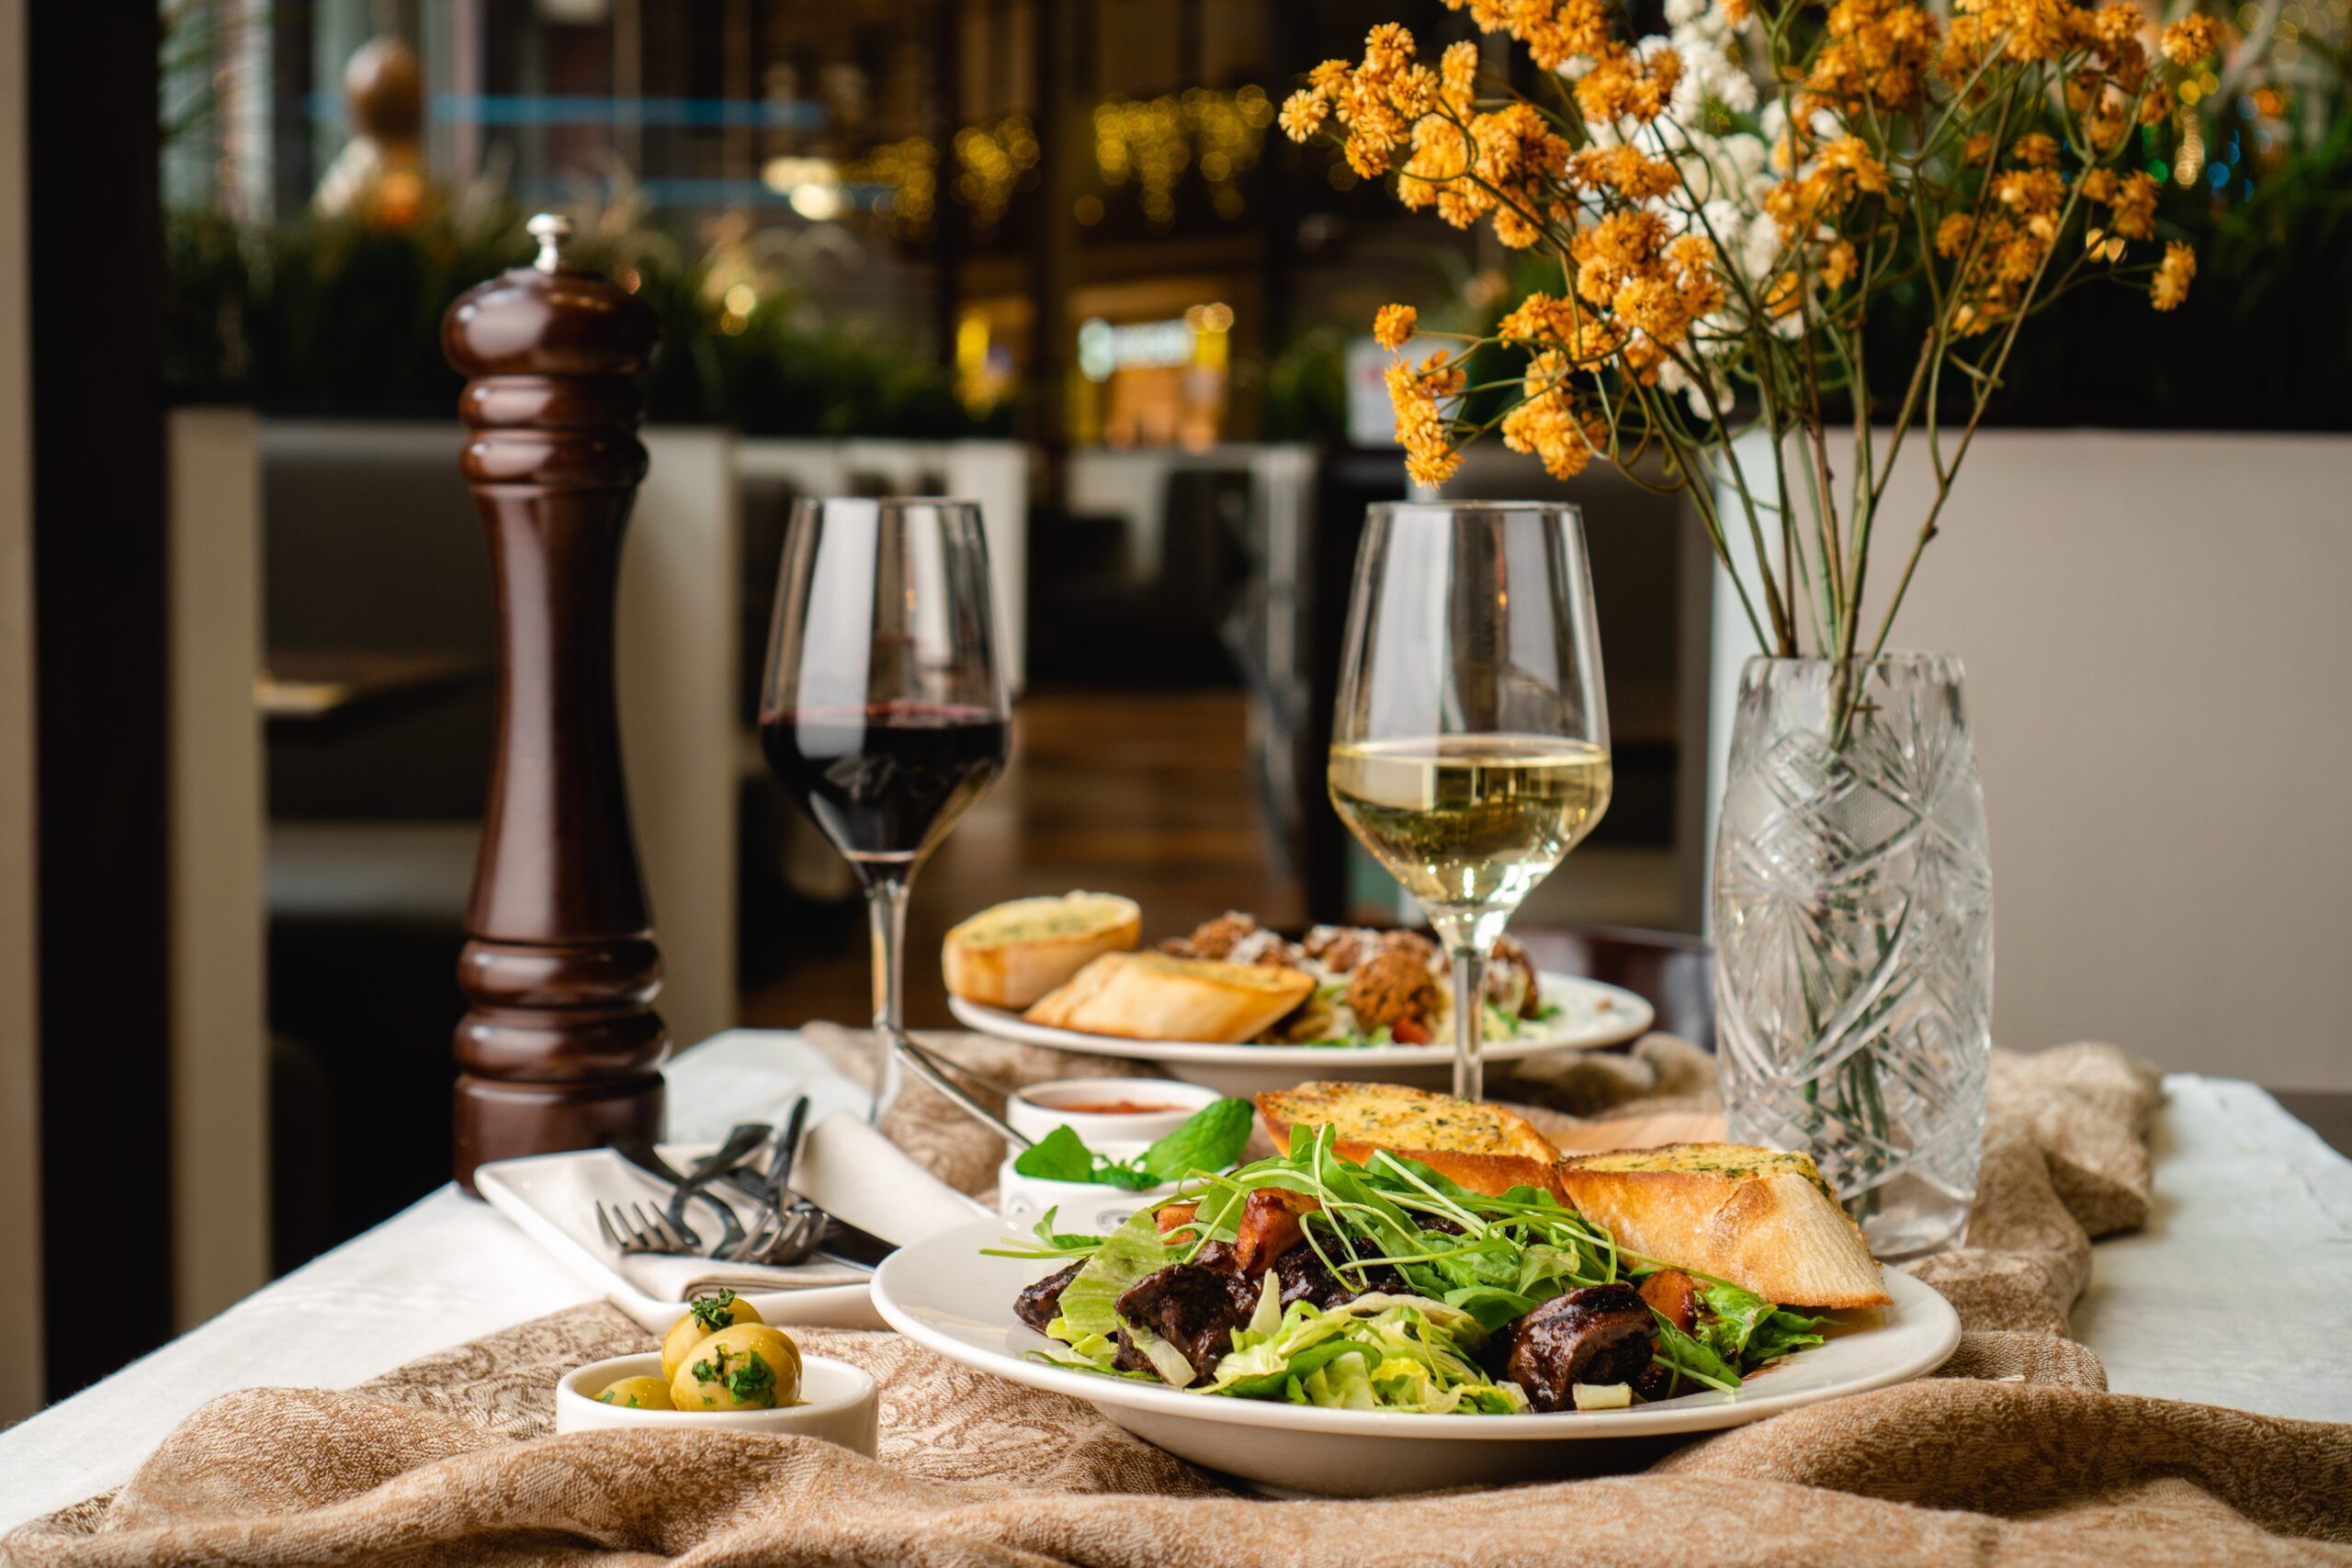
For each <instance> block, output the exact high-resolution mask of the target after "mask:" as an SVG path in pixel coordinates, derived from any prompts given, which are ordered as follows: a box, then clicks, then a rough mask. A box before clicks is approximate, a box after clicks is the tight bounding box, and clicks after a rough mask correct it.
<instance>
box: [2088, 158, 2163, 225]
mask: <svg viewBox="0 0 2352 1568" xmlns="http://www.w3.org/2000/svg"><path fill="white" fill-rule="evenodd" d="M2100 172H2102V173H2103V172H2104V171H2100ZM2083 194H2084V195H2085V196H2087V197H2090V198H2091V199H2092V200H2093V201H2099V202H2104V203H2105V204H2106V205H2107V207H2108V208H2109V227H2110V228H2112V229H2113V230H2114V231H2116V232H2117V233H2119V234H2120V235H2122V236H2123V237H2124V238H2125V239H2127V240H2148V239H2154V237H2155V232H2156V182H2155V178H2154V176H2153V175H2150V174H2148V173H2147V172H2146V171H2145V170H2143V169H2134V170H2132V171H2131V173H2130V174H2128V175H2120V176H2119V177H2118V178H2117V179H2116V180H2115V182H2114V184H2113V186H2111V187H2110V188H2109V191H2108V193H2107V194H2106V195H2104V196H2102V195H2100V194H2099V193H2098V192H2097V191H2094V190H2092V189H2091V188H2090V187H2089V186H2087V185H2086V186H2085V187H2084V191H2083Z"/></svg>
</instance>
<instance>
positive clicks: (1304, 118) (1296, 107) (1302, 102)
mask: <svg viewBox="0 0 2352 1568" xmlns="http://www.w3.org/2000/svg"><path fill="white" fill-rule="evenodd" d="M1330 116H1331V100H1330V99H1329V98H1327V97H1325V96H1323V95H1322V94H1320V93H1318V92H1317V91H1315V89H1314V88H1312V87H1301V88H1300V89H1299V90H1298V91H1297V92H1295V93H1293V94H1292V95H1291V96H1289V97H1287V98H1284V99H1283V117H1282V127H1283V135H1285V136H1287V137H1289V138H1290V139H1291V140H1292V141H1306V139H1307V138H1308V137H1310V136H1313V135H1314V134H1315V133H1316V132H1317V131H1318V130H1322V129H1323V122H1324V121H1325V120H1327V119H1329V118H1330Z"/></svg>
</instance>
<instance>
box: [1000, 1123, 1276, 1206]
mask: <svg viewBox="0 0 2352 1568" xmlns="http://www.w3.org/2000/svg"><path fill="white" fill-rule="evenodd" d="M1254 1114H1255V1111H1253V1110H1252V1109H1251V1107H1250V1102H1249V1101H1248V1100H1212V1101H1210V1102H1209V1103H1208V1104H1207V1105H1204V1106H1203V1107H1202V1108H1201V1109H1200V1110H1198V1111H1194V1112H1193V1114H1192V1115H1191V1116H1189V1117H1187V1118H1185V1120H1184V1122H1183V1124H1182V1126H1179V1127H1178V1128H1177V1129H1176V1130H1175V1131H1174V1132H1172V1133H1170V1134H1168V1135H1167V1136H1166V1137H1164V1138H1161V1139H1160V1140H1159V1142H1158V1143H1155V1144H1153V1145H1151V1146H1150V1147H1149V1148H1147V1149H1145V1150H1144V1151H1143V1152H1142V1153H1141V1154H1138V1155H1136V1156H1132V1157H1130V1158H1127V1159H1113V1158H1112V1157H1111V1156H1108V1155H1103V1154H1097V1153H1095V1152H1094V1151H1093V1150H1092V1149H1090V1148H1088V1147H1087V1146H1086V1144H1085V1142H1084V1140H1082V1139H1081V1138H1080V1137H1079V1135H1078V1134H1077V1133H1076V1132H1074V1131H1072V1130H1071V1128H1070V1126H1069V1123H1067V1122H1065V1123H1063V1124H1062V1125H1061V1126H1058V1127H1057V1128H1055V1129H1054V1130H1053V1131H1052V1132H1050V1133H1048V1134H1046V1135H1045V1136H1044V1137H1042V1138H1040V1139H1038V1140H1037V1141H1036V1142H1035V1143H1034V1144H1032V1145H1029V1146H1028V1147H1027V1148H1025V1149H1023V1150H1022V1151H1021V1154H1020V1156H1019V1157H1018V1158H1016V1159H1015V1160H1014V1161H1013V1162H1012V1168H1013V1169H1014V1170H1016V1171H1019V1172H1020V1173H1021V1174H1022V1175H1023V1176H1034V1177H1035V1178H1037V1179H1039V1180H1041V1181H1092V1182H1100V1183H1102V1184H1103V1185H1105V1186H1110V1187H1124V1188H1125V1189H1126V1190H1128V1191H1130V1192H1142V1191H1146V1190H1149V1189H1151V1188H1154V1187H1159V1186H1164V1185H1165V1184H1167V1183H1168V1182H1170V1181H1175V1180H1178V1179H1182V1178H1183V1177H1186V1176H1189V1175H1191V1174H1192V1173H1193V1172H1194V1171H1196V1170H1223V1169H1224V1168H1226V1167H1227V1166H1228V1165H1231V1164H1232V1163H1233V1162H1234V1161H1235V1160H1237V1159H1238V1158H1239V1157H1240V1156H1241V1150H1242V1148H1243V1146H1244V1145H1247V1144H1248V1143H1249V1142H1250V1117H1251V1116H1252V1115H1254Z"/></svg>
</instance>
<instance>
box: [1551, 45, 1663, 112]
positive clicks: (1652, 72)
mask: <svg viewBox="0 0 2352 1568" xmlns="http://www.w3.org/2000/svg"><path fill="white" fill-rule="evenodd" d="M1681 79H1682V57H1681V56H1680V55H1679V54H1677V53H1675V52H1674V51H1672V50H1670V49H1661V50H1659V51H1657V53H1656V54H1654V55H1652V56H1650V58H1649V59H1647V60H1646V61H1645V60H1644V59H1643V58H1642V57H1641V56H1640V55H1638V54H1636V53H1634V51H1632V50H1630V49H1627V48H1625V47H1623V45H1622V44H1610V45H1608V46H1607V51H1606V52H1605V53H1603V54H1601V55H1600V56H1599V57H1598V59H1597V61H1596V62H1595V64H1594V65H1593V68H1592V69H1591V70H1590V71H1589V72H1587V73H1585V74H1584V75H1583V76H1582V77H1580V78H1579V79H1578V80H1577V86H1576V94H1577V108H1578V109H1579V110H1581V111H1582V112H1583V115H1584V118H1586V119H1588V120H1592V121H1601V120H1616V119H1632V120H1638V121H1641V122H1642V123H1644V124H1647V123H1648V122H1649V121H1651V120H1653V119H1656V118H1657V117H1658V115H1659V114H1660V112H1662V111H1663V110H1664V109H1665V107H1666V106H1667V103H1668V100H1669V99H1670V98H1671V97H1672V96H1674V85H1675V84H1676V83H1677V82H1679V81H1680V80H1681Z"/></svg>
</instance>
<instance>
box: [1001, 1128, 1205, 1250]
mask: <svg viewBox="0 0 2352 1568" xmlns="http://www.w3.org/2000/svg"><path fill="white" fill-rule="evenodd" d="M1087 1146H1088V1147H1089V1148H1091V1149H1093V1150H1094V1151H1095V1152H1097V1153H1098V1154H1105V1155H1108V1156H1111V1157H1112V1158H1113V1159H1125V1157H1126V1156H1129V1155H1139V1154H1141V1153H1143V1151H1144V1150H1145V1149H1146V1148H1148V1147H1149V1146H1150V1140H1148V1139H1135V1138H1130V1139H1127V1140H1125V1141H1124V1142H1110V1141H1106V1142H1103V1143H1099V1144H1098V1143H1096V1142H1094V1141H1093V1140H1092V1139H1091V1138H1090V1139H1088V1140H1087ZM1018 1157H1019V1156H1016V1155H1007V1156H1004V1163H1003V1164H1002V1165H1001V1166H999V1167H997V1168H996V1209H997V1213H1000V1214H1001V1215H1003V1216H1004V1219H1005V1222H1006V1223H1007V1224H1014V1225H1018V1226H1020V1227H1021V1228H1022V1229H1023V1230H1027V1229H1029V1228H1031V1227H1032V1226H1034V1225H1035V1224H1036V1223H1037V1222H1038V1221H1039V1220H1041V1219H1043V1218H1045V1215H1046V1210H1048V1209H1057V1210H1059V1211H1060V1213H1057V1214H1056V1215H1055V1216H1054V1228H1055V1229H1056V1230H1057V1231H1059V1232H1061V1233H1063V1234H1064V1235H1109V1234H1110V1233H1111V1232H1113V1231H1114V1230H1117V1229H1118V1228H1119V1227H1120V1226H1121V1225H1123V1224H1126V1223H1127V1221H1128V1220H1129V1219H1130V1218H1132V1217H1133V1216H1134V1214H1135V1212H1136V1210H1137V1209H1148V1208H1149V1207H1151V1206H1152V1205H1153V1204H1154V1203H1157V1202H1159V1201H1160V1200H1161V1199H1163V1198H1172V1197H1174V1196H1175V1195H1176V1185H1177V1184H1176V1183H1175V1182H1173V1181H1170V1182H1169V1183H1167V1184H1166V1185H1165V1186H1161V1187H1151V1188H1147V1189H1145V1190H1143V1191H1140V1192H1130V1191H1128V1190H1126V1189H1125V1188H1124V1187H1113V1186H1111V1185H1110V1184H1109V1183H1108V1182H1102V1181H1047V1180H1046V1179H1043V1178H1041V1177H1035V1176H1023V1175H1022V1174H1021V1173H1020V1172H1019V1171H1017V1170H1015V1169H1013V1168H1012V1162H1013V1161H1014V1160H1015V1159H1016V1158H1018Z"/></svg>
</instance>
